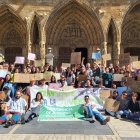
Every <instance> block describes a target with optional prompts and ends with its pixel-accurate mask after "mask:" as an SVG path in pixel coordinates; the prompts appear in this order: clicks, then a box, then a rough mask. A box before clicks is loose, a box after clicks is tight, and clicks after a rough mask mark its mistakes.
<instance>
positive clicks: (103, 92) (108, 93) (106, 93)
mask: <svg viewBox="0 0 140 140" xmlns="http://www.w3.org/2000/svg"><path fill="white" fill-rule="evenodd" d="M110 96H111V90H110V89H101V90H100V98H101V99H102V100H103V101H105V99H107V98H108V97H110Z"/></svg>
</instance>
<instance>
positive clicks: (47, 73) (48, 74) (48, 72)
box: [43, 71, 53, 82]
mask: <svg viewBox="0 0 140 140" xmlns="http://www.w3.org/2000/svg"><path fill="white" fill-rule="evenodd" d="M52 75H53V72H51V71H46V72H45V73H44V76H43V77H44V78H45V79H46V82H50V81H51V76H52Z"/></svg>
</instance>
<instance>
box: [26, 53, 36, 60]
mask: <svg viewBox="0 0 140 140" xmlns="http://www.w3.org/2000/svg"><path fill="white" fill-rule="evenodd" d="M35 59H36V55H35V54H34V53H28V60H32V61H34V60H35Z"/></svg>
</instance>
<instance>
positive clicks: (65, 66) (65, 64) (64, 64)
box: [62, 63, 70, 68]
mask: <svg viewBox="0 0 140 140" xmlns="http://www.w3.org/2000/svg"><path fill="white" fill-rule="evenodd" d="M68 67H70V63H62V68H68Z"/></svg>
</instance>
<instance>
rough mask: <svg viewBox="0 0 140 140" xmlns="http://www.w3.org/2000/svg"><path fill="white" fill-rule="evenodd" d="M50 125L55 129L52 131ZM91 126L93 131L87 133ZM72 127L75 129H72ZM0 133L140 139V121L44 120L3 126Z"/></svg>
mask: <svg viewBox="0 0 140 140" xmlns="http://www.w3.org/2000/svg"><path fill="white" fill-rule="evenodd" d="M47 123H48V124H47ZM43 124H44V126H43ZM45 124H46V127H45ZM50 125H51V126H52V128H54V130H55V131H52V128H51V127H50ZM81 126H84V129H83V130H84V131H82V128H80V127H81ZM67 128H69V131H66V130H67ZM90 128H91V130H93V131H92V132H89V133H87V131H88V130H89V129H90ZM44 129H46V131H44ZM65 129H66V130H65ZM71 129H75V130H73V131H71ZM39 130H40V131H39ZM48 130H50V131H48ZM62 130H63V131H62ZM76 130H77V131H76ZM86 130H87V131H86ZM37 131H38V133H37ZM74 131H75V133H74ZM47 132H49V133H47ZM51 132H52V134H51ZM60 132H61V133H60ZM63 132H64V133H63ZM0 133H1V134H0V140H18V139H20V140H139V139H140V122H131V121H128V120H127V121H126V120H118V119H115V118H111V121H110V122H109V123H108V125H106V126H101V125H100V124H99V123H98V122H96V123H95V124H90V123H89V124H88V123H87V122H82V121H81V122H63V123H61V122H42V124H40V125H39V123H38V124H36V123H35V122H32V123H31V124H26V125H23V126H21V125H19V124H18V125H15V126H13V127H11V128H8V129H5V128H2V127H1V128H0Z"/></svg>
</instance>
